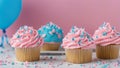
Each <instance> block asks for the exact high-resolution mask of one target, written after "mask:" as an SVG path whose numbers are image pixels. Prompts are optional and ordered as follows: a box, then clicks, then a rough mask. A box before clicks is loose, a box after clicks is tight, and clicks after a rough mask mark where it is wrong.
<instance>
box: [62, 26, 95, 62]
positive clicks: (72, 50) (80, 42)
mask: <svg viewBox="0 0 120 68" xmlns="http://www.w3.org/2000/svg"><path fill="white" fill-rule="evenodd" d="M93 45H94V41H93V39H92V38H91V36H90V35H89V34H88V33H87V32H86V31H85V30H84V29H83V28H77V27H76V26H73V27H72V29H71V30H70V32H69V33H68V34H67V35H66V36H65V37H64V39H63V43H62V44H61V46H62V47H63V48H64V49H65V54H66V61H67V62H70V63H76V64H82V63H88V62H91V60H92V48H93Z"/></svg>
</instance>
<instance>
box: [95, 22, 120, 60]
mask: <svg viewBox="0 0 120 68" xmlns="http://www.w3.org/2000/svg"><path fill="white" fill-rule="evenodd" d="M93 39H94V41H95V44H96V53H97V54H96V55H97V57H98V58H100V59H115V58H117V57H118V55H119V47H118V45H119V44H120V34H119V33H118V32H117V31H116V29H115V28H114V27H111V26H110V24H109V23H104V24H103V25H101V26H100V27H99V28H98V29H97V30H96V31H95V33H94V35H93Z"/></svg>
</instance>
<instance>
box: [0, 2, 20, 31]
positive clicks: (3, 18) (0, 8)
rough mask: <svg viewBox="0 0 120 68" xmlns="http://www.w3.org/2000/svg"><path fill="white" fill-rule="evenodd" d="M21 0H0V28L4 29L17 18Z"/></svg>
mask: <svg viewBox="0 0 120 68" xmlns="http://www.w3.org/2000/svg"><path fill="white" fill-rule="evenodd" d="M21 9H22V0H0V29H2V30H5V29H7V28H8V27H9V26H10V25H12V24H13V23H14V21H15V20H16V19H17V18H18V16H19V14H20V11H21Z"/></svg>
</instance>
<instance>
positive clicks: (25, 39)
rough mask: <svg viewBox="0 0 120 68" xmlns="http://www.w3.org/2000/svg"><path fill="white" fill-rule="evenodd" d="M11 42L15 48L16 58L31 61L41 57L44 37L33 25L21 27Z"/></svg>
mask: <svg viewBox="0 0 120 68" xmlns="http://www.w3.org/2000/svg"><path fill="white" fill-rule="evenodd" d="M10 44H11V46H12V47H14V48H15V54H16V60H18V61H22V62H25V61H28V62H29V61H37V60H39V59H40V58H39V56H40V47H41V46H42V44H43V39H42V38H41V37H40V36H39V34H38V32H37V30H35V29H34V28H33V27H28V26H22V27H20V28H19V29H18V30H17V32H16V33H15V34H14V35H13V37H12V38H11V39H10Z"/></svg>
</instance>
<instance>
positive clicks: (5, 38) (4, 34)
mask: <svg viewBox="0 0 120 68" xmlns="http://www.w3.org/2000/svg"><path fill="white" fill-rule="evenodd" d="M4 41H6V43H7V44H8V45H10V43H9V40H8V37H7V34H6V30H3V35H2V38H1V44H0V47H4Z"/></svg>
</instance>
